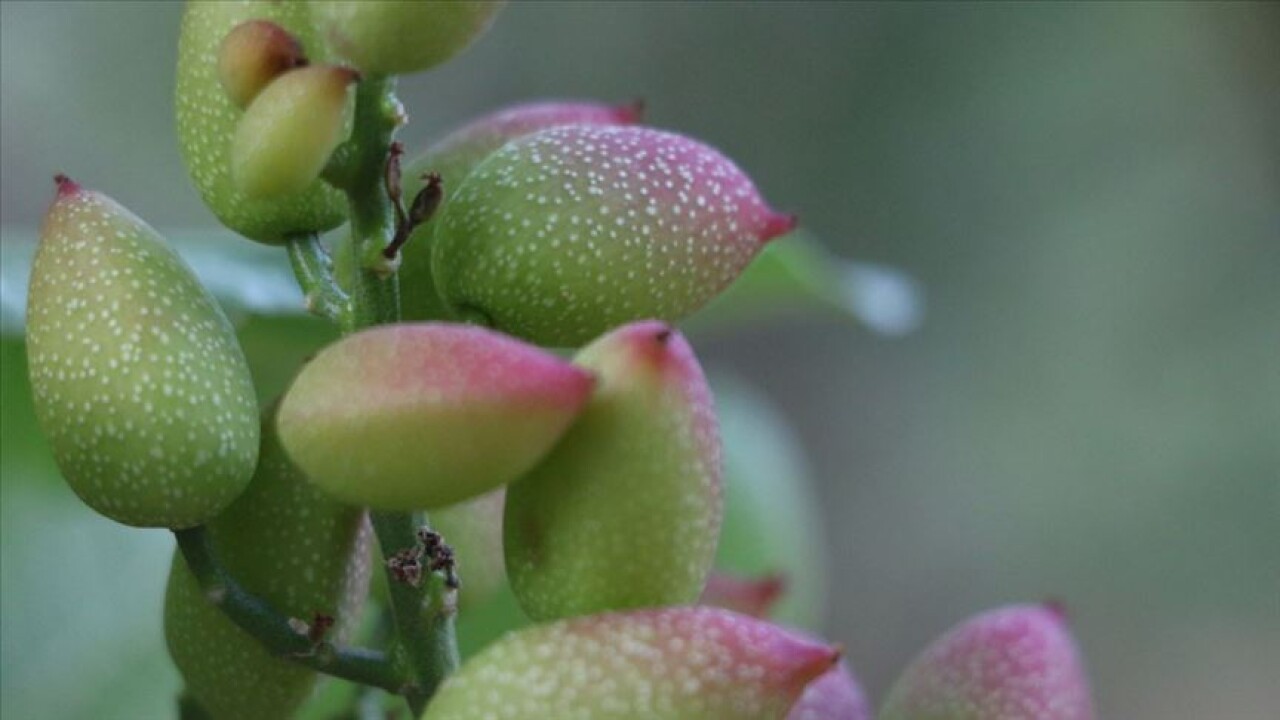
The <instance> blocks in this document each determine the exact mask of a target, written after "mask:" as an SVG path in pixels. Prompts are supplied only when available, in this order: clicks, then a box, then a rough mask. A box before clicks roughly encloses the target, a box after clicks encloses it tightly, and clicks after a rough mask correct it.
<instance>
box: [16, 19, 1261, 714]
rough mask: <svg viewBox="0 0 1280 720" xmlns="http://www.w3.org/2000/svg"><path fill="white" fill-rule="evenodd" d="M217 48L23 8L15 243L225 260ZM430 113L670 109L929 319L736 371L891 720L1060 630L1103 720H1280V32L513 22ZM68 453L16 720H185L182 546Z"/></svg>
mask: <svg viewBox="0 0 1280 720" xmlns="http://www.w3.org/2000/svg"><path fill="white" fill-rule="evenodd" d="M180 12H181V7H180V5H179V4H177V3H153V2H145V3H128V2H111V3H103V2H89V3H74V2H57V3H48V2H37V3H24V2H9V1H6V2H4V3H0V32H2V44H0V49H2V52H3V56H2V62H0V72H2V79H3V88H2V89H3V96H2V102H0V120H2V127H0V131H2V138H0V139H2V145H3V147H2V150H3V153H2V155H0V158H2V160H3V162H2V165H0V203H2V204H0V208H2V211H0V212H2V215H0V220H2V221H3V224H4V226H5V227H6V228H10V229H11V228H24V227H25V228H30V227H31V226H33V225H35V224H36V223H37V222H38V219H39V217H40V215H41V213H42V212H43V209H44V207H45V205H46V203H47V202H48V199H49V197H50V194H51V183H50V181H49V177H50V175H51V173H52V172H53V171H55V170H64V171H66V172H69V173H72V174H74V175H75V177H77V179H80V180H81V181H82V182H84V183H85V184H88V185H92V186H95V187H99V188H102V189H104V190H106V191H107V192H109V193H111V194H112V195H113V196H115V197H116V198H117V199H119V200H120V201H121V202H123V203H124V204H126V205H127V206H129V207H131V208H133V209H134V210H135V211H137V212H138V213H139V214H141V215H142V216H144V217H146V218H148V219H149V220H150V221H151V222H152V223H153V224H155V225H156V226H158V227H160V228H162V229H167V228H187V227H200V226H212V225H213V219H212V216H211V215H210V214H209V213H208V212H207V211H206V210H205V209H204V207H203V206H202V205H201V203H200V201H199V198H198V197H197V196H196V194H195V192H194V190H193V189H192V188H191V186H190V185H189V184H188V183H187V182H186V179H185V173H184V171H183V168H182V166H181V163H180V160H179V156H178V152H177V147H176V140H175V135H174V130H173V121H172V110H171V104H172V103H171V92H172V86H173V65H174V57H175V49H176V32H177V25H178V20H179V16H180ZM401 87H402V97H403V99H404V101H405V104H406V105H407V107H408V108H409V109H410V112H411V114H412V116H413V120H412V123H411V124H410V125H409V126H408V127H407V128H406V129H405V131H404V133H403V139H404V140H405V141H406V143H407V145H408V146H409V147H410V148H421V147H423V146H424V144H425V143H426V142H428V141H429V140H430V139H431V138H433V137H436V136H438V135H439V134H440V133H441V132H442V131H445V130H447V129H448V128H450V127H452V126H454V125H455V124H457V123H459V122H460V121H463V120H464V119H466V118H468V117H469V116H472V115H474V114H476V113H478V112H482V111H485V110H488V109H492V108H495V107H499V106H502V105H504V104H509V103H511V102H513V101H518V100H524V99H531V98H540V97H547V96H551V97H590V98H601V99H606V100H619V101H622V100H627V99H630V98H634V97H643V98H644V99H645V100H646V101H647V103H648V107H649V121H650V122H651V123H652V124H655V125H659V126H663V127H670V128H678V129H680V130H683V131H685V132H688V133H690V134H692V135H695V136H698V137H701V138H703V139H706V140H707V141H709V142H711V143H713V144H715V145H717V146H719V147H721V148H722V149H724V150H725V151H726V152H727V153H728V154H729V155H730V156H732V157H734V158H735V159H736V160H738V161H739V162H740V164H741V165H742V166H743V167H744V168H747V169H748V170H749V171H750V172H751V174H752V175H753V176H754V177H755V178H756V179H757V180H758V182H759V184H760V186H761V187H762V188H763V189H764V191H765V192H766V194H767V195H768V196H769V197H770V198H771V199H772V200H773V202H774V203H775V204H776V205H778V206H780V207H782V208H788V209H794V210H796V211H797V212H799V213H800V215H801V216H802V218H803V220H804V223H805V225H806V226H807V227H808V228H809V229H810V230H811V231H812V232H813V233H815V234H816V235H818V236H819V237H821V238H822V239H823V241H824V242H825V243H826V244H827V245H828V246H829V247H831V248H833V249H835V250H836V251H838V252H839V253H840V254H842V255H845V256H849V257H853V258H858V259H862V260H868V261H873V262H876V263H884V264H888V265H891V266H896V267H898V268H900V269H902V270H904V271H906V272H908V273H909V274H911V275H912V276H914V277H915V278H916V279H917V280H918V281H919V282H920V284H921V286H922V287H923V288H924V292H925V293H926V298H927V316H926V318H925V322H924V324H923V325H922V326H921V327H920V328H919V329H918V330H916V331H915V332H914V333H911V334H909V335H907V336H904V337H886V336H883V335H878V334H875V333H873V332H870V331H867V330H865V329H861V328H858V327H856V326H851V325H850V324H849V323H848V322H846V321H842V320H839V319H836V318H833V317H829V316H826V315H823V314H821V313H813V314H798V315H790V316H787V317H786V318H785V320H784V321H781V322H770V323H766V324H761V325H756V326H752V327H749V328H745V329H740V330H739V331H737V332H734V333H719V334H713V335H704V336H702V337H701V338H700V341H699V349H700V352H701V353H702V354H703V355H704V356H705V357H706V358H707V359H708V362H709V363H710V364H714V365H716V366H717V367H722V368H729V369H731V370H732V371H733V372H735V373H736V374H737V375H738V376H740V377H742V378H745V379H746V380H748V381H749V382H752V383H754V384H755V385H757V386H758V387H759V388H761V389H762V390H763V392H764V393H766V394H767V396H768V397H769V398H770V399H771V400H772V401H773V402H774V403H775V404H776V405H777V406H778V407H779V408H780V409H781V411H782V412H783V413H784V414H785V415H786V416H787V417H788V418H789V420H790V421H791V422H792V424H793V426H794V428H795V430H796V435H797V437H798V438H799V441H800V443H801V444H802V446H803V448H804V451H805V453H806V455H807V457H808V462H809V466H810V468H811V474H812V476H813V477H814V478H815V479H816V482H817V493H818V497H819V499H820V501H821V506H822V508H823V509H824V513H825V525H824V528H825V529H824V531H823V532H824V533H825V538H826V546H827V548H828V555H827V558H826V562H827V573H828V577H829V579H830V584H831V587H830V591H831V595H830V601H829V604H828V609H827V613H826V621H825V626H826V630H827V634H828V635H829V636H830V637H832V638H833V639H835V640H838V641H840V642H843V643H844V644H845V646H846V648H847V650H848V657H849V658H850V660H851V662H852V665H853V667H854V668H855V669H856V670H857V672H858V674H859V675H860V676H861V678H862V679H863V680H864V682H865V684H866V685H867V687H868V689H869V691H870V692H871V694H872V695H873V696H874V697H876V698H877V699H878V698H879V697H881V696H882V694H883V691H884V689H885V687H886V685H887V684H888V683H889V682H890V681H891V680H892V678H893V677H894V675H895V674H896V673H897V671H898V670H899V669H900V667H901V666H902V665H903V664H904V663H905V662H906V661H907V660H908V659H909V658H910V657H911V656H912V655H913V654H914V653H915V652H916V651H917V650H918V649H919V648H920V647H921V646H922V645H923V644H924V643H925V642H927V641H928V640H929V639H930V638H931V637H933V636H934V635H935V634H937V633H938V632H941V631H942V630H943V629H945V628H946V627H948V626H949V625H951V624H953V623H954V622H956V621H958V620H960V619H961V618H963V617H965V616H967V615H970V614H972V613H974V612H976V611H979V610H981V609H984V608H987V607H990V606H994V605H999V604H1002V603H1007V602H1011V601H1024V600H1036V599H1039V598H1042V597H1046V596H1052V597H1056V598H1060V599H1062V600H1064V601H1065V602H1066V603H1067V605H1068V607H1069V608H1070V611H1071V615H1072V617H1073V618H1074V622H1075V628H1076V631H1077V632H1078V634H1079V636H1080V638H1081V641H1082V643H1083V645H1084V648H1085V651H1086V653H1087V655H1088V658H1089V665H1090V669H1091V673H1092V676H1093V678H1094V682H1095V684H1096V689H1097V700H1098V704H1099V707H1100V710H1101V713H1102V715H1103V716H1104V717H1107V718H1116V719H1119V718H1125V719H1128V720H1163V719H1165V718H1172V717H1186V718H1233V719H1240V720H1255V719H1256V720H1274V718H1276V717H1277V713H1280V683H1277V682H1276V681H1277V679H1280V5H1274V4H1273V5H1268V4H1261V3H1260V4H1244V3H1239V4H1229V3H1209V4H1191V3H1180V4H1170V5H1165V4H1158V3H1123V4H1103V3H1090V4H1081V5H1077V4H1066V3H1063V4H1035V5H1022V4H973V5H959V4H957V5H949V4H901V5H899V4H874V3H865V4H863V3H858V4H854V3H830V4H818V3H813V4H810V3H778V4H768V3H737V4H734V3H707V4H692V3H648V4H640V3H598V4H587V3H554V2H538V3H513V4H512V5H511V6H510V7H509V8H508V9H507V10H506V11H505V13H504V14H503V15H502V16H501V17H500V18H499V21H498V23H497V25H496V26H495V27H494V29H493V30H492V32H491V33H490V34H489V35H488V36H487V37H486V38H484V39H483V40H482V41H481V42H480V43H479V44H478V45H477V46H476V47H474V48H473V49H472V50H471V51H469V52H468V53H467V54H466V55H464V56H463V57H462V58H460V59H459V60H457V61H456V62H454V63H452V64H450V65H448V66H446V67H444V68H442V69H440V70H438V71H435V72H432V73H429V74H426V75H422V76H418V77H413V78H410V79H406V80H405V81H403V82H402V86H401ZM6 347H7V348H8V347H9V346H8V345H6ZM3 361H4V363H5V364H6V365H8V366H9V368H7V369H6V372H5V373H4V377H5V385H4V387H3V391H4V398H3V403H4V412H5V417H6V418H10V417H15V416H17V415H18V414H20V413H22V412H26V411H27V409H26V408H25V407H18V405H19V404H21V403H24V402H27V401H26V400H25V396H24V394H23V393H22V392H21V391H22V388H21V386H20V383H21V375H20V373H19V374H16V375H15V373H12V372H9V371H8V370H9V369H12V368H13V367H14V365H15V364H16V363H20V362H21V353H20V352H13V351H10V350H8V349H7V350H6V352H5V354H4V357H3ZM7 425H9V423H7ZM43 452H44V451H43V449H42V446H41V445H40V443H39V441H38V440H37V439H35V438H33V437H31V436H30V435H29V434H24V432H23V431H21V428H19V427H18V426H17V424H16V423H14V424H12V425H11V426H7V427H5V428H4V436H3V459H4V460H5V464H4V468H5V472H4V474H3V484H2V486H0V489H2V491H3V501H2V503H0V508H2V509H0V540H2V541H3V544H2V564H0V588H2V590H3V594H2V597H0V600H2V607H3V616H2V628H0V631H2V640H3V645H2V660H3V664H2V665H0V678H2V682H3V687H2V689H0V703H2V704H3V707H2V708H0V714H2V715H3V716H4V717H5V718H12V719H13V720H19V719H20V718H28V717H31V718H34V717H39V718H45V719H50V718H82V717H95V718H151V717H166V716H168V715H169V714H170V712H171V710H170V708H171V697H172V693H173V691H174V689H175V688H176V687H177V678H176V675H175V673H174V671H173V670H172V669H171V668H170V665H169V662H168V659H167V657H166V656H165V653H164V651H163V645H162V640H161V636H160V627H159V608H160V603H161V594H162V588H163V582H164V574H165V567H166V565H167V558H168V553H169V548H170V545H171V542H172V541H171V539H170V538H169V537H168V536H167V535H166V534H165V533H162V532H140V531H131V530H127V529H125V528H123V527H118V526H115V525H112V524H111V523H109V522H107V521H105V520H102V519H99V518H97V517H96V516H94V515H93V514H92V513H90V512H89V511H88V510H86V509H84V508H82V507H80V506H79V505H77V504H76V503H75V502H74V499H73V498H72V497H71V495H70V492H69V491H67V490H66V488H65V487H63V486H62V485H61V484H60V483H59V482H57V481H56V480H49V479H48V478H47V477H43V476H41V477H37V476H40V475H41V473H40V472H35V471H32V470H30V468H41V467H43V468H45V471H46V472H44V473H43V475H45V476H47V475H48V474H49V473H48V472H47V469H48V460H47V458H45V457H43V456H42V453H43Z"/></svg>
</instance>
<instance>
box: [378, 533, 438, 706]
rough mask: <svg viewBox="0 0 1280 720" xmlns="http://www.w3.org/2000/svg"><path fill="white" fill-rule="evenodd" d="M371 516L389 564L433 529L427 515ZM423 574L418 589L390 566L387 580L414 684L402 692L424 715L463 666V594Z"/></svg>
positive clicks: (394, 616)
mask: <svg viewBox="0 0 1280 720" xmlns="http://www.w3.org/2000/svg"><path fill="white" fill-rule="evenodd" d="M370 516H371V518H372V520H373V530H374V534H376V535H377V536H378V545H379V546H381V547H382V554H383V555H385V556H387V557H388V558H390V557H392V556H393V555H395V554H396V553H397V551H401V550H409V549H411V548H413V547H414V546H415V544H416V543H417V542H418V537H419V536H418V533H419V532H420V531H421V530H423V529H426V528H427V527H428V526H427V522H426V513H422V512H416V513H400V512H373V513H370ZM423 570H424V572H423V573H422V577H421V581H420V582H418V583H416V584H415V583H412V582H408V581H407V580H406V578H405V577H403V576H397V575H396V574H395V573H394V572H392V571H391V567H390V566H388V573H389V574H388V578H387V580H388V596H389V597H390V600H391V611H392V618H393V620H394V622H395V628H396V637H397V638H398V639H399V650H400V651H401V652H402V653H403V654H404V657H403V660H404V662H405V665H406V666H407V667H406V670H408V674H409V676H410V677H411V678H413V680H412V681H411V683H410V685H408V686H406V687H404V688H401V689H400V690H399V692H400V693H401V694H403V695H404V696H405V698H406V699H407V700H408V701H409V705H410V707H411V708H413V711H414V713H415V714H421V713H422V710H423V709H424V708H425V707H426V705H427V701H428V700H430V699H431V697H432V696H433V695H435V692H436V688H437V687H439V685H440V683H441V682H443V681H444V679H445V677H446V676H447V675H448V674H449V673H451V672H453V670H454V669H455V668H456V667H457V666H458V662H459V660H458V642H457V638H456V637H455V635H454V628H453V616H454V614H455V613H456V603H457V594H456V592H455V591H454V590H453V589H452V588H450V587H448V586H447V585H446V583H445V582H444V581H443V579H442V578H440V577H438V576H437V575H438V574H437V573H434V572H425V571H426V570H427V568H425V567H424V568H423Z"/></svg>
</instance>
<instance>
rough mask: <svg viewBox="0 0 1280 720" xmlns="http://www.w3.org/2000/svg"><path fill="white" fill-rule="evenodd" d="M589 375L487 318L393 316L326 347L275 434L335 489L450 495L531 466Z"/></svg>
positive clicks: (388, 498)
mask: <svg viewBox="0 0 1280 720" xmlns="http://www.w3.org/2000/svg"><path fill="white" fill-rule="evenodd" d="M592 386H593V379H592V377H591V375H590V373H587V372H586V371H584V370H581V369H579V368H577V367H575V366H574V365H572V364H571V363H568V362H566V361H564V360H561V359H559V358H557V357H556V356H554V355H552V354H550V353H547V352H545V351H543V350H540V349H538V348H536V347H533V346H531V345H526V344H525V343H522V342H519V341H517V340H514V339H512V338H509V337H506V336H503V335H499V334H498V333H495V332H492V331H489V330H485V329H483V328H477V327H468V326H463V325H447V324H430V323H424V324H418V325H410V324H405V325H387V326H381V327H377V328H373V329H370V330H365V331H362V332H359V333H356V334H355V335H350V336H347V337H345V338H343V339H342V340H339V341H338V342H337V343H335V344H333V345H330V346H329V347H328V348H326V349H324V350H323V351H321V352H320V354H319V355H317V356H316V357H315V359H313V360H312V361H311V362H310V363H308V364H307V366H306V367H304V368H303V369H302V372H301V373H300V374H299V375H298V377H297V379H296V380H294V383H293V386H292V387H291V388H290V389H289V392H288V394H286V395H285V399H284V402H283V403H282V404H281V407H280V419H279V423H280V437H281V440H282V442H283V443H284V446H285V448H286V449H287V450H288V451H289V455H290V456H291V457H293V459H294V461H296V462H297V463H298V465H299V466H301V467H302V469H303V470H304V471H306V473H307V474H308V476H309V477H310V478H311V480H312V481H313V482H315V483H317V484H318V485H320V486H321V487H322V488H324V489H325V490H326V491H328V492H330V493H332V494H333V495H334V496H335V497H337V498H340V499H343V500H346V501H348V502H351V503H354V504H359V505H371V506H373V507H377V508H384V509H388V510H412V509H421V508H436V507H443V506H445V505H452V504H454V503H457V502H461V501H463V500H466V499H468V498H472V497H475V496H477V495H481V494H483V493H486V492H489V491H490V490H493V489H494V488H496V487H498V486H499V485H503V484H506V483H508V482H510V481H511V480H514V479H515V478H517V477H519V476H520V475H521V474H522V473H524V472H526V471H527V470H528V469H529V468H530V467H531V466H532V465H533V464H534V463H535V462H537V460H538V459H539V458H541V457H542V456H543V455H545V454H546V453H547V451H548V450H550V449H551V446H552V445H553V444H554V443H555V441H556V440H558V439H559V438H560V436H561V435H562V434H564V432H565V430H566V429H568V427H569V424H570V423H571V422H572V421H573V419H574V418H575V417H577V416H578V413H579V412H580V410H581V408H582V407H583V405H584V404H585V403H586V401H587V398H588V396H589V395H590V394H591V388H592Z"/></svg>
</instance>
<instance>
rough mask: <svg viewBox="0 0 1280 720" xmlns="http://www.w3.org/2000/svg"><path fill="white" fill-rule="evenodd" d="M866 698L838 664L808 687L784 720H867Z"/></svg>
mask: <svg viewBox="0 0 1280 720" xmlns="http://www.w3.org/2000/svg"><path fill="white" fill-rule="evenodd" d="M870 719H871V709H870V708H869V707H868V706H867V698H866V695H865V694H863V692H862V687H861V686H859V685H858V681H857V680H856V679H854V677H853V673H851V672H850V671H849V668H848V666H847V665H846V664H845V663H844V662H841V663H840V664H839V665H837V666H835V667H833V668H831V669H830V670H828V671H827V672H826V673H824V674H823V675H821V676H820V677H819V678H818V679H817V680H814V681H813V682H811V683H809V686H808V687H806V688H805V689H804V694H803V695H801V696H800V701H799V702H797V703H796V704H795V706H794V707H792V708H791V712H790V713H789V714H788V715H787V720H870Z"/></svg>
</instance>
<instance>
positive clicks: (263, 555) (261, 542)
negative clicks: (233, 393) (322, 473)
mask: <svg viewBox="0 0 1280 720" xmlns="http://www.w3.org/2000/svg"><path fill="white" fill-rule="evenodd" d="M262 437H263V441H262V460H261V462H260V463H259V464H258V470H257V472H256V473H255V474H254V478H253V482H252V483H251V484H250V486H249V489H248V490H247V491H246V492H245V493H244V495H243V496H242V497H241V498H240V499H239V500H237V501H236V502H235V503H234V504H233V505H232V506H231V507H230V508H228V509H227V511H226V512H225V513H223V514H222V515H220V516H218V517H217V518H215V519H214V520H213V521H212V522H210V523H209V525H208V527H207V532H209V533H210V535H211V537H212V541H213V546H214V550H215V552H216V553H217V555H218V559H219V560H220V561H221V562H222V564H223V566H224V567H226V568H227V570H228V571H229V572H230V573H231V574H232V575H233V576H234V577H235V578H236V579H237V580H238V581H239V582H240V583H241V584H242V585H243V586H244V587H245V589H247V590H248V591H249V592H251V593H254V594H255V595H257V596H259V597H261V598H263V599H264V600H266V601H267V602H268V603H270V604H271V606H272V607H273V608H274V609H275V610H276V611H278V612H280V613H282V614H284V615H286V616H288V617H291V618H296V619H298V620H300V621H303V622H307V623H313V622H315V620H316V614H317V613H319V614H321V615H324V616H327V617H329V618H332V620H333V621H334V623H335V625H334V627H333V628H332V629H330V630H329V631H328V633H327V634H326V635H325V639H326V640H329V641H334V642H342V641H343V640H344V638H345V636H346V635H347V633H348V631H350V630H352V629H353V628H354V625H355V622H356V621H357V620H358V619H359V615H360V608H361V607H362V605H363V602H364V598H365V595H366V594H367V592H368V587H369V575H370V567H371V565H370V563H369V545H370V537H371V533H370V531H369V525H368V522H367V518H366V513H365V512H364V511H362V510H360V509H358V508H354V507H350V506H347V505H343V504H341V503H339V502H337V501H335V500H333V499H331V498H329V497H328V496H327V495H325V494H324V493H322V492H321V491H320V490H319V489H318V488H316V487H315V486H314V485H312V484H311V483H309V482H307V480H306V478H305V477H303V476H302V474H301V472H300V471H299V470H298V469H297V468H296V467H295V466H294V465H293V464H292V463H290V462H289V459H288V457H286V456H285V453H284V451H283V449H282V448H281V447H280V444H279V441H278V440H277V439H276V436H275V432H274V431H273V430H272V427H271V421H270V413H268V417H267V418H266V419H265V420H264V422H263V426H262ZM164 625H165V638H166V640H167V642H168V645H169V653H170V655H172V656H173V660H174V663H175V664H176V665H177V666H178V669H179V671H181V673H182V676H183V678H184V680H185V681H186V687H187V689H188V690H189V691H190V692H191V693H192V694H193V695H194V696H195V697H196V699H197V700H198V701H199V703H200V705H201V706H202V707H203V708H204V709H206V710H207V711H208V712H209V713H210V714H211V715H212V716H213V718H215V720H222V719H224V718H225V719H227V720H276V719H277V718H285V717H292V716H293V714H294V712H295V711H296V710H297V709H298V708H299V707H300V706H301V705H302V704H303V703H304V702H305V701H306V700H307V698H308V696H309V695H310V694H311V691H312V689H313V688H314V687H315V685H316V682H317V680H318V675H317V673H316V672H315V671H314V670H311V669H308V668H305V667H303V666H301V665H298V664H296V663H293V662H291V661H290V660H288V659H287V658H280V657H275V656H273V655H272V654H271V653H270V652H269V651H268V650H267V649H266V648H265V647H263V645H262V644H261V642H259V641H258V640H257V639H256V638H254V637H253V636H251V635H249V634H248V633H246V632H245V631H243V630H241V629H240V628H239V627H238V626H236V625H235V624H234V623H233V622H232V621H231V620H230V619H228V618H227V616H226V615H225V614H224V613H223V612H222V610H221V609H220V608H218V607H217V606H215V605H213V604H212V603H211V602H210V601H209V599H208V598H207V597H205V595H204V593H203V592H202V591H201V589H200V586H199V584H198V583H197V581H196V578H195V576H194V575H192V574H191V571H190V570H189V569H188V568H187V565H186V562H185V561H184V560H183V558H182V556H181V555H180V554H178V555H175V557H174V560H173V565H172V568H171V569H170V573H169V586H168V590H167V592H166V595H165V617H164Z"/></svg>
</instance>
